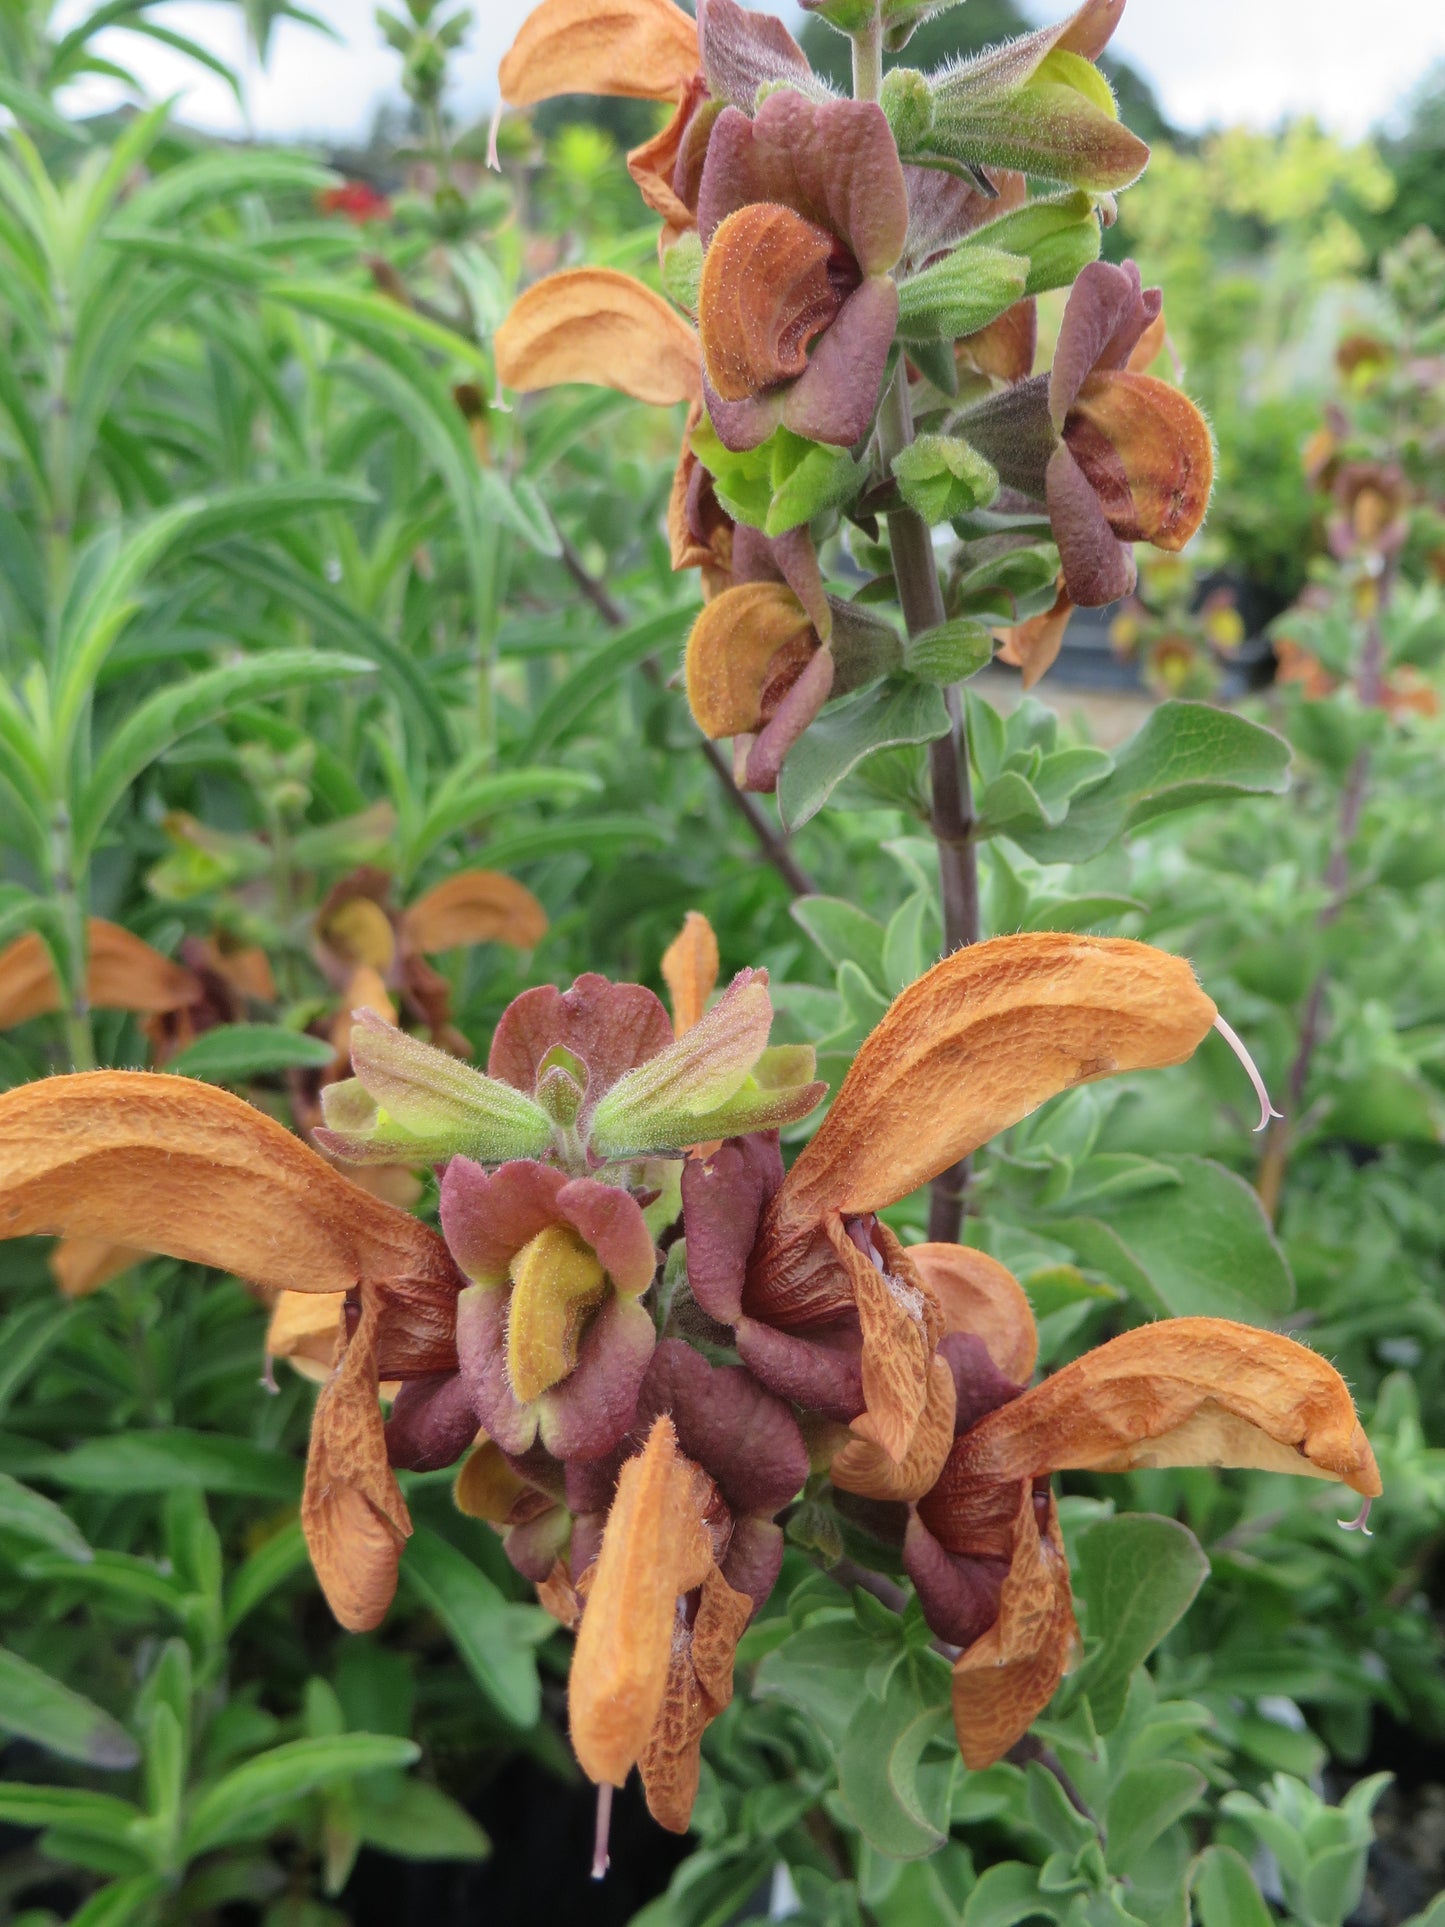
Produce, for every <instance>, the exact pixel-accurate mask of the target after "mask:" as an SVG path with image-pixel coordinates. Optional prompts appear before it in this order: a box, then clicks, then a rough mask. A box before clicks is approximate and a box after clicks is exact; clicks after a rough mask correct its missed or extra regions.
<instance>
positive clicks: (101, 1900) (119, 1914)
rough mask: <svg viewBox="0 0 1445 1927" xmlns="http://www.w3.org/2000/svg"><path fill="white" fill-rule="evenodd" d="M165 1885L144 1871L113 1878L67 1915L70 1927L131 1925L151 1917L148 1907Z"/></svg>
mask: <svg viewBox="0 0 1445 1927" xmlns="http://www.w3.org/2000/svg"><path fill="white" fill-rule="evenodd" d="M166 1885H167V1883H166V1881H165V1880H163V1879H162V1878H161V1877H160V1876H159V1875H158V1874H148V1873H145V1874H132V1875H131V1876H130V1878H129V1879H126V1880H113V1881H112V1882H111V1884H110V1885H109V1886H108V1887H102V1888H101V1890H100V1892H99V1893H97V1894H92V1895H91V1897H90V1899H89V1900H87V1901H86V1903H85V1905H84V1906H83V1907H82V1908H80V1909H79V1911H78V1912H76V1913H73V1914H72V1915H71V1916H70V1927H132V1923H136V1922H145V1921H148V1920H150V1919H153V1918H154V1915H153V1913H152V1908H153V1907H154V1905H155V1902H156V1901H157V1900H158V1899H159V1898H160V1896H161V1895H162V1894H163V1893H164V1892H165V1890H166Z"/></svg>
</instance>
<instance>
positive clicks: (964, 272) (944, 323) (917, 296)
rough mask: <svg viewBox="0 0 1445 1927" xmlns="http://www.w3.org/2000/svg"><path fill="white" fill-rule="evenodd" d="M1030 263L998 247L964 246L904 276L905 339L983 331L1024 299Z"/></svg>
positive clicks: (901, 316) (901, 324) (901, 318)
mask: <svg viewBox="0 0 1445 1927" xmlns="http://www.w3.org/2000/svg"><path fill="white" fill-rule="evenodd" d="M1028 277H1029V263H1028V261H1027V260H1026V259H1024V257H1023V256H1021V255H1018V254H1005V253H1003V252H1002V251H1001V250H1000V249H998V248H993V247H973V246H964V247H961V248H956V249H955V250H954V252H953V253H952V254H948V255H945V256H944V258H943V259H942V260H941V261H935V262H934V264H933V266H932V267H929V268H925V269H924V270H923V272H922V273H921V274H915V275H914V276H913V278H912V279H911V280H909V281H905V282H903V284H902V285H901V286H900V288H899V290H898V332H899V334H900V335H902V337H903V338H904V340H905V341H956V340H957V339H958V337H959V336H960V335H971V334H977V332H978V330H979V329H980V328H986V327H987V326H988V324H989V322H991V321H996V320H997V319H998V317H999V316H1000V315H1001V314H1003V313H1005V312H1006V311H1007V310H1008V309H1009V308H1011V307H1012V306H1013V305H1014V303H1015V302H1016V301H1020V300H1022V298H1023V296H1024V293H1025V291H1026V288H1027V285H1028Z"/></svg>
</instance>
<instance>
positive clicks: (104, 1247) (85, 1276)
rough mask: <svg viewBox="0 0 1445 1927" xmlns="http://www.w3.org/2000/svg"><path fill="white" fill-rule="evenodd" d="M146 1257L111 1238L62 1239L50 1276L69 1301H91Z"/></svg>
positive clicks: (141, 1252)
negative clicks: (97, 1293)
mask: <svg viewBox="0 0 1445 1927" xmlns="http://www.w3.org/2000/svg"><path fill="white" fill-rule="evenodd" d="M145 1255H146V1254H145V1252H143V1251H136V1250H134V1249H133V1248H132V1247H131V1246H130V1245H118V1244H112V1243H111V1241H110V1239H109V1238H62V1239H61V1240H60V1242H59V1243H58V1244H57V1245H56V1246H55V1247H54V1249H53V1250H52V1251H51V1253H50V1275H51V1277H52V1278H53V1279H54V1280H55V1282H56V1284H57V1285H58V1286H59V1288H60V1290H61V1291H63V1292H64V1293H65V1296H66V1297H67V1298H88V1297H89V1296H90V1294H91V1293H92V1292H93V1291H99V1290H100V1288H101V1286H102V1285H104V1284H108V1283H109V1282H110V1280H111V1279H112V1278H118V1277H119V1276H120V1275H121V1273H122V1272H123V1271H129V1270H130V1268H131V1266H132V1265H138V1264H139V1263H140V1262H141V1260H142V1259H143V1258H144V1257H145Z"/></svg>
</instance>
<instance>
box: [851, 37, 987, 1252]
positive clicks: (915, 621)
mask: <svg viewBox="0 0 1445 1927" xmlns="http://www.w3.org/2000/svg"><path fill="white" fill-rule="evenodd" d="M882 84H883V29H882V26H881V24H880V23H879V21H878V19H877V18H876V17H875V18H874V19H873V20H872V21H871V22H870V23H869V25H868V26H867V27H865V28H864V29H863V30H862V32H860V33H855V34H854V36H853V95H854V98H855V99H856V100H877V98H878V94H879V89H880V88H881V87H882ZM878 440H879V445H880V447H881V448H882V451H883V460H884V463H885V465H891V463H892V461H893V458H894V456H895V455H897V454H899V453H900V452H901V451H902V450H903V449H905V448H907V446H908V444H909V443H910V442H911V441H912V440H913V409H912V405H911V404H910V402H909V398H908V370H907V367H906V365H905V363H904V361H903V358H902V357H901V356H900V358H899V362H898V369H897V372H896V374H895V375H894V377H893V380H892V381H891V382H890V383H889V385H888V390H887V392H886V393H885V395H884V397H883V405H882V408H881V409H880V411H879V415H878ZM888 546H889V548H890V549H891V551H892V554H893V576H894V580H895V581H896V582H897V584H898V600H899V602H900V604H901V605H902V608H903V620H904V622H905V623H906V624H907V626H908V633H909V635H910V636H918V635H922V634H923V632H924V631H925V630H927V629H936V628H937V627H938V625H939V624H940V623H941V622H942V621H943V620H944V609H943V592H942V590H941V589H940V588H939V586H938V564H937V562H936V561H935V560H934V555H933V535H932V532H931V530H930V529H929V527H928V524H927V523H926V522H925V521H924V519H923V517H922V516H921V515H919V514H918V513H917V511H916V510H914V509H911V508H908V507H907V506H904V507H901V508H897V509H894V510H893V511H892V512H891V513H890V514H889V516H888ZM944 701H945V702H946V703H947V705H948V725H949V726H948V733H947V734H946V735H944V736H940V737H939V738H938V739H937V741H936V742H934V743H932V744H930V745H929V751H928V769H929V787H930V790H931V794H932V808H931V812H930V820H931V826H932V829H933V840H934V842H935V843H936V844H937V846H938V880H939V889H940V893H941V896H942V900H943V947H944V950H945V952H951V951H954V950H958V949H961V948H962V946H963V945H964V944H968V943H977V942H978V940H979V937H980V935H981V934H982V931H981V925H980V921H979V911H978V852H977V849H976V848H975V846H974V842H973V792H972V790H971V788H970V787H969V780H968V738H967V736H966V734H965V733H964V727H963V705H962V703H961V701H960V699H959V693H958V689H957V686H956V685H955V686H953V687H951V688H949V689H947V690H945V691H944ZM968 1178H969V1165H968V1160H967V1159H966V1158H965V1159H963V1160H962V1161H961V1162H960V1163H958V1164H955V1165H951V1166H950V1167H949V1169H948V1170H947V1171H942V1172H940V1173H939V1175H938V1176H937V1177H936V1178H935V1179H934V1180H933V1185H932V1188H931V1193H930V1197H929V1204H928V1235H929V1238H930V1239H931V1240H933V1241H934V1242H936V1243H944V1244H955V1243H957V1241H958V1238H959V1235H960V1233H961V1232H962V1229H963V1212H964V1200H965V1196H966V1194H967V1191H968Z"/></svg>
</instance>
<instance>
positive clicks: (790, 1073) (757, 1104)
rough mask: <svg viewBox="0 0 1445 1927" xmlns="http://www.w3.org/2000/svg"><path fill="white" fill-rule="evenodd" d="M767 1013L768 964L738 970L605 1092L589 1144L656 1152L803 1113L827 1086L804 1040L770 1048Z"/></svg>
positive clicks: (604, 1151)
mask: <svg viewBox="0 0 1445 1927" xmlns="http://www.w3.org/2000/svg"><path fill="white" fill-rule="evenodd" d="M772 1021H773V1007H772V1000H771V999H770V998H769V996H768V979H767V972H766V971H754V970H745V971H742V972H741V973H740V974H739V975H738V976H737V977H735V978H734V979H733V982H732V983H731V984H730V985H729V987H728V989H727V991H726V993H725V994H724V995H723V997H722V998H721V999H720V1000H719V1002H718V1003H716V1004H714V1006H713V1007H712V1009H711V1010H710V1011H708V1012H707V1014H706V1016H704V1017H702V1018H701V1019H699V1021H698V1022H697V1023H696V1024H694V1025H693V1027H692V1029H691V1030H689V1031H686V1032H685V1033H684V1034H683V1035H682V1036H681V1037H679V1038H678V1040H677V1042H676V1043H675V1044H673V1045H672V1046H671V1047H670V1048H669V1049H667V1050H665V1051H662V1052H660V1053H659V1054H658V1055H657V1056H656V1057H652V1058H649V1059H648V1061H647V1062H646V1063H645V1064H639V1065H638V1067H637V1069H636V1070H634V1071H629V1072H628V1073H627V1075H626V1077H623V1078H620V1079H619V1080H618V1082H617V1083H616V1084H614V1085H613V1086H612V1088H611V1090H610V1091H608V1092H607V1094H606V1096H605V1097H604V1098H603V1099H602V1101H601V1103H600V1104H599V1105H598V1106H597V1109H596V1110H595V1111H594V1112H593V1114H592V1128H591V1131H590V1133H589V1140H588V1141H589V1145H590V1148H591V1150H592V1151H593V1153H594V1154H595V1155H596V1156H599V1157H602V1158H605V1159H610V1160H617V1159H622V1158H636V1157H656V1156H660V1155H662V1154H665V1153H668V1152H671V1153H678V1152H681V1151H684V1150H686V1149H687V1147H688V1146H689V1145H692V1144H702V1143H705V1142H706V1141H707V1140H708V1139H709V1138H719V1137H731V1136H733V1135H735V1134H738V1133H741V1132H746V1131H761V1130H769V1129H771V1128H773V1127H775V1126H776V1125H779V1124H784V1123H788V1122H791V1121H792V1120H793V1119H794V1118H799V1117H805V1116H806V1115H807V1113H808V1112H809V1111H811V1110H812V1109H813V1107H814V1105H815V1104H816V1103H817V1102H818V1099H819V1098H820V1097H821V1096H822V1095H823V1092H824V1090H825V1088H826V1086H824V1085H822V1084H816V1083H814V1082H813V1081H812V1076H813V1051H812V1050H811V1048H809V1047H808V1046H805V1045H784V1046H781V1047H779V1048H776V1049H771V1050H770V1049H768V1047H767V1039H768V1032H769V1030H770V1029H771V1027H772Z"/></svg>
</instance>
